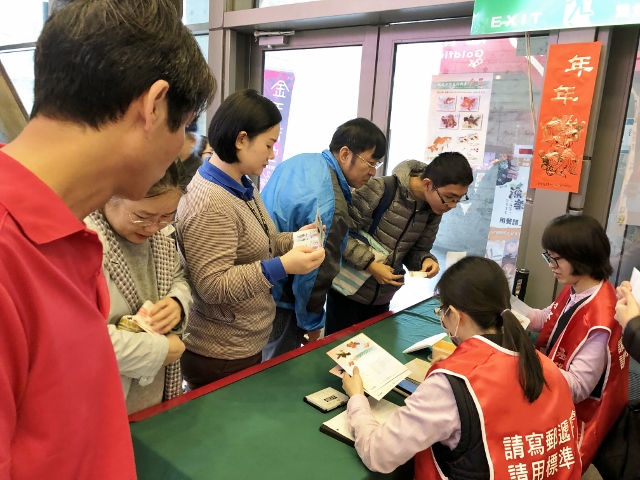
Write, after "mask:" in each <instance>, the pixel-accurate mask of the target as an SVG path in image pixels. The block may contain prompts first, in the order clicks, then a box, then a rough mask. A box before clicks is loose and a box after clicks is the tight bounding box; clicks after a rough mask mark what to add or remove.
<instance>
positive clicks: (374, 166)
mask: <svg viewBox="0 0 640 480" xmlns="http://www.w3.org/2000/svg"><path fill="white" fill-rule="evenodd" d="M353 154H354V155H355V156H356V157H358V158H359V159H360V160H362V161H363V162H364V163H366V164H367V165H369V166H370V167H371V168H379V167H380V165H382V160H375V161H373V163H372V161H370V160H365V159H364V158H362V157H361V156H360V155H358V154H357V153H356V152H353Z"/></svg>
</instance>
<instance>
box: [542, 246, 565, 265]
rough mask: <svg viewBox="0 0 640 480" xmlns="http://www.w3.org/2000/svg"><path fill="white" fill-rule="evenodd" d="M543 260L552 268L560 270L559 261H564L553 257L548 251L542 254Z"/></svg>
mask: <svg viewBox="0 0 640 480" xmlns="http://www.w3.org/2000/svg"><path fill="white" fill-rule="evenodd" d="M542 258H544V261H545V262H547V264H548V265H549V266H550V267H551V268H558V260H562V258H563V257H552V256H551V255H549V252H547V251H546V250H545V251H544V252H542Z"/></svg>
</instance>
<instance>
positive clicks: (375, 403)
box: [320, 397, 400, 447]
mask: <svg viewBox="0 0 640 480" xmlns="http://www.w3.org/2000/svg"><path fill="white" fill-rule="evenodd" d="M367 400H369V405H370V406H371V413H372V414H373V416H374V417H375V419H376V420H378V422H380V423H384V422H386V421H387V419H388V418H389V417H390V416H391V414H392V413H393V412H395V411H396V410H397V409H398V408H400V407H399V406H398V405H396V404H395V403H391V402H388V401H387V400H384V399H382V400H375V399H373V398H371V397H369V398H367ZM320 431H321V432H322V433H325V434H327V435H329V436H330V437H333V438H335V439H336V440H340V441H341V442H343V443H346V444H347V445H350V446H352V447H353V446H354V445H355V438H353V435H351V431H350V429H349V421H348V419H347V411H346V410H345V411H344V412H342V413H340V414H339V415H336V416H335V417H333V418H331V419H330V420H327V421H326V422H324V423H323V424H322V425H320Z"/></svg>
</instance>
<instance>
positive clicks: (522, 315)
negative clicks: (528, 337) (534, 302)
mask: <svg viewBox="0 0 640 480" xmlns="http://www.w3.org/2000/svg"><path fill="white" fill-rule="evenodd" d="M531 310H533V309H532V308H531V307H530V306H529V305H527V304H526V303H524V302H523V301H522V300H520V299H519V298H518V297H516V296H514V295H511V313H513V314H514V315H515V316H516V318H517V319H518V321H519V322H520V325H522V328H524V329H525V330H526V329H527V327H528V326H529V324H530V323H531V320H529V318H528V317H527V314H528V313H529V312H530V311H531Z"/></svg>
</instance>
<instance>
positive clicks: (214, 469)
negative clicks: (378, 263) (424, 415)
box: [131, 298, 442, 480]
mask: <svg viewBox="0 0 640 480" xmlns="http://www.w3.org/2000/svg"><path fill="white" fill-rule="evenodd" d="M437 306H438V300H437V299H434V298H432V299H429V300H425V301H424V302H422V303H419V304H417V305H415V306H413V307H410V308H408V309H406V310H403V311H401V312H399V313H396V314H394V315H393V316H391V317H389V318H386V319H384V320H382V321H379V322H377V323H375V324H373V325H371V326H369V327H367V328H366V329H364V330H363V332H364V333H365V334H366V335H368V336H369V337H370V338H371V339H372V340H374V341H375V342H377V343H378V344H380V345H381V346H382V347H383V348H385V349H386V350H387V351H388V352H389V353H391V354H392V355H393V356H395V357H396V358H397V359H398V360H400V361H401V362H402V363H406V362H409V361H411V360H412V359H414V358H416V357H420V358H423V359H426V356H427V354H428V353H429V351H428V350H422V351H418V352H414V353H409V354H403V353H402V350H404V349H406V348H407V347H409V346H410V345H412V344H414V343H415V342H417V341H420V340H422V339H424V338H426V337H428V336H430V335H434V334H436V333H439V332H441V331H442V328H441V327H440V322H439V320H438V319H437V317H436V316H435V314H434V313H433V309H434V308H435V307H437ZM353 335H355V334H353ZM353 335H351V336H353ZM348 338H349V337H348V336H347V337H344V338H342V339H340V340H337V341H335V342H333V343H330V344H328V345H325V346H323V347H321V348H317V349H315V350H312V351H310V352H307V353H305V354H303V355H301V356H299V357H296V358H293V359H291V360H288V361H286V362H283V363H281V364H279V365H275V366H273V367H271V368H268V369H266V370H264V371H261V372H259V373H257V374H255V375H252V376H250V377H247V378H244V379H242V380H240V381H238V382H235V383H232V384H230V385H227V386H225V387H222V388H220V389H218V390H215V391H213V392H211V393H208V394H206V395H204V396H202V397H199V398H196V399H193V400H191V401H189V402H186V403H185V404H182V405H179V406H177V407H175V408H172V409H170V410H168V411H166V412H163V413H160V414H157V415H155V416H153V417H151V418H148V419H146V420H143V421H140V422H137V423H133V424H131V434H132V436H133V446H134V450H135V456H136V465H137V469H138V476H139V478H140V479H153V480H161V479H173V480H182V479H221V480H231V479H237V480H244V479H285V480H289V479H291V480H297V479H305V480H307V479H308V480H313V479H319V480H327V479H348V480H359V479H377V478H401V477H404V478H411V474H410V473H408V476H406V475H407V472H406V471H404V472H402V469H399V470H398V471H397V472H396V473H395V474H389V475H382V474H377V473H373V472H370V471H369V470H368V469H367V468H366V467H365V466H364V465H363V464H362V462H361V461H360V458H359V457H358V455H357V453H356V451H355V449H354V448H352V447H349V446H347V445H345V444H343V443H341V442H339V441H337V440H335V439H333V438H331V437H329V436H327V435H325V434H323V433H321V432H320V431H319V430H318V429H319V427H320V425H321V424H322V422H324V421H326V420H328V419H329V418H331V417H332V416H335V415H337V414H338V413H340V412H341V411H342V410H344V408H345V407H341V408H340V409H336V410H333V411H332V412H329V413H322V412H319V411H318V410H316V409H314V408H312V407H311V406H310V405H308V404H307V403H305V402H304V401H303V400H302V399H303V397H304V396H305V395H308V394H310V393H313V392H316V391H318V390H321V389H323V388H326V387H333V388H336V389H338V390H340V391H342V388H341V380H340V379H339V378H338V377H335V376H334V375H331V374H330V373H329V369H331V368H332V367H333V366H334V365H335V363H334V362H333V361H332V360H331V358H329V356H327V354H326V352H327V351H329V350H330V349H331V348H333V347H335V346H337V345H338V344H339V343H341V342H342V341H344V340H346V339H348ZM386 399H387V400H390V401H392V402H395V403H397V404H400V405H401V404H402V401H403V398H402V397H401V396H400V395H398V394H397V393H395V392H391V393H389V394H388V395H387V396H386ZM405 470H406V469H405Z"/></svg>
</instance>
